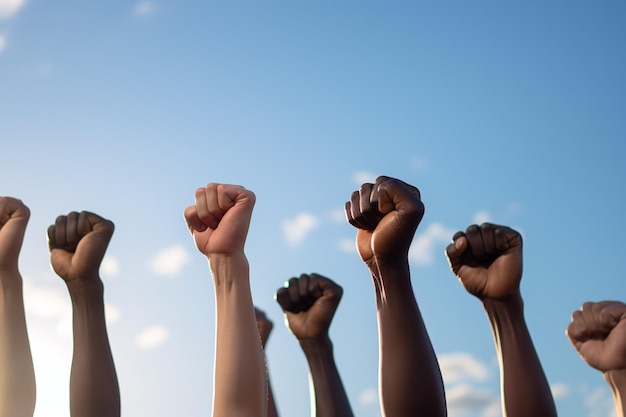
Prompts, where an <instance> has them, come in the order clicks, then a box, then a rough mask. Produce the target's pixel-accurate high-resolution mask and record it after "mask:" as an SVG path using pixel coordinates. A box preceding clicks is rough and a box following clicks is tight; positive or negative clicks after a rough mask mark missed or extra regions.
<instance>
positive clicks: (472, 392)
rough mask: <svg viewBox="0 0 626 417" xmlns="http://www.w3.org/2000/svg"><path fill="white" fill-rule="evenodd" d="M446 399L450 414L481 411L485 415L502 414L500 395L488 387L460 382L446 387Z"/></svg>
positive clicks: (489, 416)
mask: <svg viewBox="0 0 626 417" xmlns="http://www.w3.org/2000/svg"><path fill="white" fill-rule="evenodd" d="M446 401H447V403H448V412H449V414H450V415H459V416H460V415H464V414H466V413H480V415H482V416H485V417H495V416H498V415H499V414H500V398H499V396H498V395H495V394H494V393H493V392H491V391H489V390H487V389H484V388H477V387H474V386H471V385H469V384H459V385H455V386H453V387H451V388H446Z"/></svg>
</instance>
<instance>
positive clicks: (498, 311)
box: [446, 223, 556, 417]
mask: <svg viewBox="0 0 626 417" xmlns="http://www.w3.org/2000/svg"><path fill="white" fill-rule="evenodd" d="M446 255H447V257H448V261H449V263H450V266H451V269H452V271H453V272H454V274H455V275H456V276H457V277H458V278H459V280H460V281H461V283H462V284H463V286H464V287H465V289H466V290H467V291H468V292H469V293H470V294H472V295H474V296H476V297H478V298H479V299H480V300H481V302H482V303H483V307H484V308H485V312H486V313H487V317H488V319H489V323H490V325H491V330H492V332H493V337H494V343H495V346H496V352H497V354H498V360H499V363H500V382H501V391H502V408H503V414H504V415H505V416H507V417H527V416H545V417H549V416H555V417H556V409H555V405H554V400H553V398H552V393H551V391H550V386H549V384H548V381H547V379H546V376H545V374H544V372H543V368H542V366H541V362H540V360H539V357H538V355H537V352H536V350H535V347H534V345H533V341H532V338H531V335H530V332H529V330H528V326H527V325H526V320H525V318H524V303H523V301H522V296H521V294H520V291H519V284H520V281H521V279H522V237H521V236H520V234H519V233H517V232H516V231H515V230H513V229H511V228H508V227H506V226H498V225H493V224H490V223H484V224H483V225H481V226H480V227H479V226H476V225H472V226H470V227H468V228H467V230H466V232H465V233H463V232H458V233H456V234H455V235H454V237H453V243H452V244H450V245H449V246H448V248H447V249H446Z"/></svg>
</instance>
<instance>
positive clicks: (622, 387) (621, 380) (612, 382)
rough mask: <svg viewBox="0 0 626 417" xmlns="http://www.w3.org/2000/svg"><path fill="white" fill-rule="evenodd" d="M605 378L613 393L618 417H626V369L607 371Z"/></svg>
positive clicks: (604, 374)
mask: <svg viewBox="0 0 626 417" xmlns="http://www.w3.org/2000/svg"><path fill="white" fill-rule="evenodd" d="M603 376H604V379H605V380H606V382H608V384H609V387H610V388H611V392H612V393H613V400H614V402H615V411H616V413H617V417H626V369H618V370H614V371H607V372H604V373H603Z"/></svg>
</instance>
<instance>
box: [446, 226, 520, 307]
mask: <svg viewBox="0 0 626 417" xmlns="http://www.w3.org/2000/svg"><path fill="white" fill-rule="evenodd" d="M446 256H447V258H448V262H449V264H450V268H451V269H452V272H453V273H454V275H456V276H457V278H458V279H459V281H460V282H461V284H463V286H464V287H465V289H466V290H467V291H468V292H469V293H471V294H473V295H475V296H476V297H478V298H480V299H485V298H490V299H504V298H507V297H509V296H516V295H519V284H520V282H521V279H522V236H521V235H520V234H519V233H518V232H517V231H515V230H513V229H511V228H509V227H506V226H499V225H496V224H491V223H483V224H482V225H480V226H477V225H475V224H474V225H471V226H469V227H468V228H467V230H466V231H465V232H457V233H455V234H454V236H453V237H452V243H451V244H450V245H448V247H447V248H446Z"/></svg>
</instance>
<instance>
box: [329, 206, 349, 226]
mask: <svg viewBox="0 0 626 417" xmlns="http://www.w3.org/2000/svg"><path fill="white" fill-rule="evenodd" d="M330 221H331V222H333V223H347V221H348V220H346V211H345V210H344V209H343V208H342V209H337V210H333V211H331V212H330Z"/></svg>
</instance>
